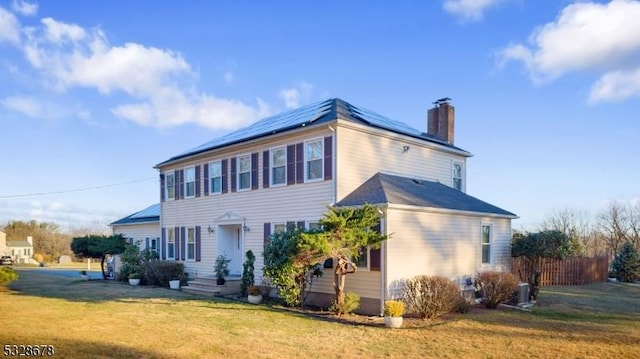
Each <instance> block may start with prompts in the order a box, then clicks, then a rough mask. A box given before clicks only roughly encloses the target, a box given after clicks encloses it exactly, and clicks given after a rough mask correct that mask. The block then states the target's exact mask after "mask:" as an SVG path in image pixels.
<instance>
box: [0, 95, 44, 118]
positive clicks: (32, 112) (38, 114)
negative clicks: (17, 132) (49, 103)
mask: <svg viewBox="0 0 640 359" xmlns="http://www.w3.org/2000/svg"><path fill="white" fill-rule="evenodd" d="M0 104H2V106H3V107H4V108H6V109H7V110H11V111H15V112H19V113H22V114H24V115H27V116H29V117H31V118H42V115H43V112H42V106H41V105H40V103H39V102H38V101H37V100H35V99H33V98H30V97H23V96H12V97H7V98H5V99H3V100H2V101H0Z"/></svg>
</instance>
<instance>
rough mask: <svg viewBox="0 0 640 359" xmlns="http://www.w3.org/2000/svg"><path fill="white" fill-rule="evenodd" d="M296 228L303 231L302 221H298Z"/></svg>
mask: <svg viewBox="0 0 640 359" xmlns="http://www.w3.org/2000/svg"><path fill="white" fill-rule="evenodd" d="M297 228H298V229H304V221H298V223H297Z"/></svg>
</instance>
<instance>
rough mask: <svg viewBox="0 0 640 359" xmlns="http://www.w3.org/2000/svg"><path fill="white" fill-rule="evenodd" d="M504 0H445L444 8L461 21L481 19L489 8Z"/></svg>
mask: <svg viewBox="0 0 640 359" xmlns="http://www.w3.org/2000/svg"><path fill="white" fill-rule="evenodd" d="M501 2H504V0H445V2H444V3H443V4H442V8H443V9H444V10H445V11H446V12H448V13H450V14H451V15H454V16H456V17H458V18H459V19H460V20H461V21H480V20H482V18H483V16H484V12H485V11H487V9H489V8H491V7H494V6H496V5H498V4H499V3H501Z"/></svg>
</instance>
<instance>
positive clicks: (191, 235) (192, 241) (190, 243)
mask: <svg viewBox="0 0 640 359" xmlns="http://www.w3.org/2000/svg"><path fill="white" fill-rule="evenodd" d="M195 258H196V229H195V228H187V259H195Z"/></svg>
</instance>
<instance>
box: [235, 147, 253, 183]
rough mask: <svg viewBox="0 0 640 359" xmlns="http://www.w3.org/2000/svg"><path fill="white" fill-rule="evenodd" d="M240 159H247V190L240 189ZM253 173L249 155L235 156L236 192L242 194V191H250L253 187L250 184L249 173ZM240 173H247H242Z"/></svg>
mask: <svg viewBox="0 0 640 359" xmlns="http://www.w3.org/2000/svg"><path fill="white" fill-rule="evenodd" d="M242 157H248V158H249V172H248V173H249V187H247V188H240V174H241V173H240V158H242ZM252 171H253V164H252V163H251V153H246V154H243V155H238V156H236V190H237V191H238V192H244V191H251V187H252V185H253V183H251V172H252ZM242 173H247V172H242Z"/></svg>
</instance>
